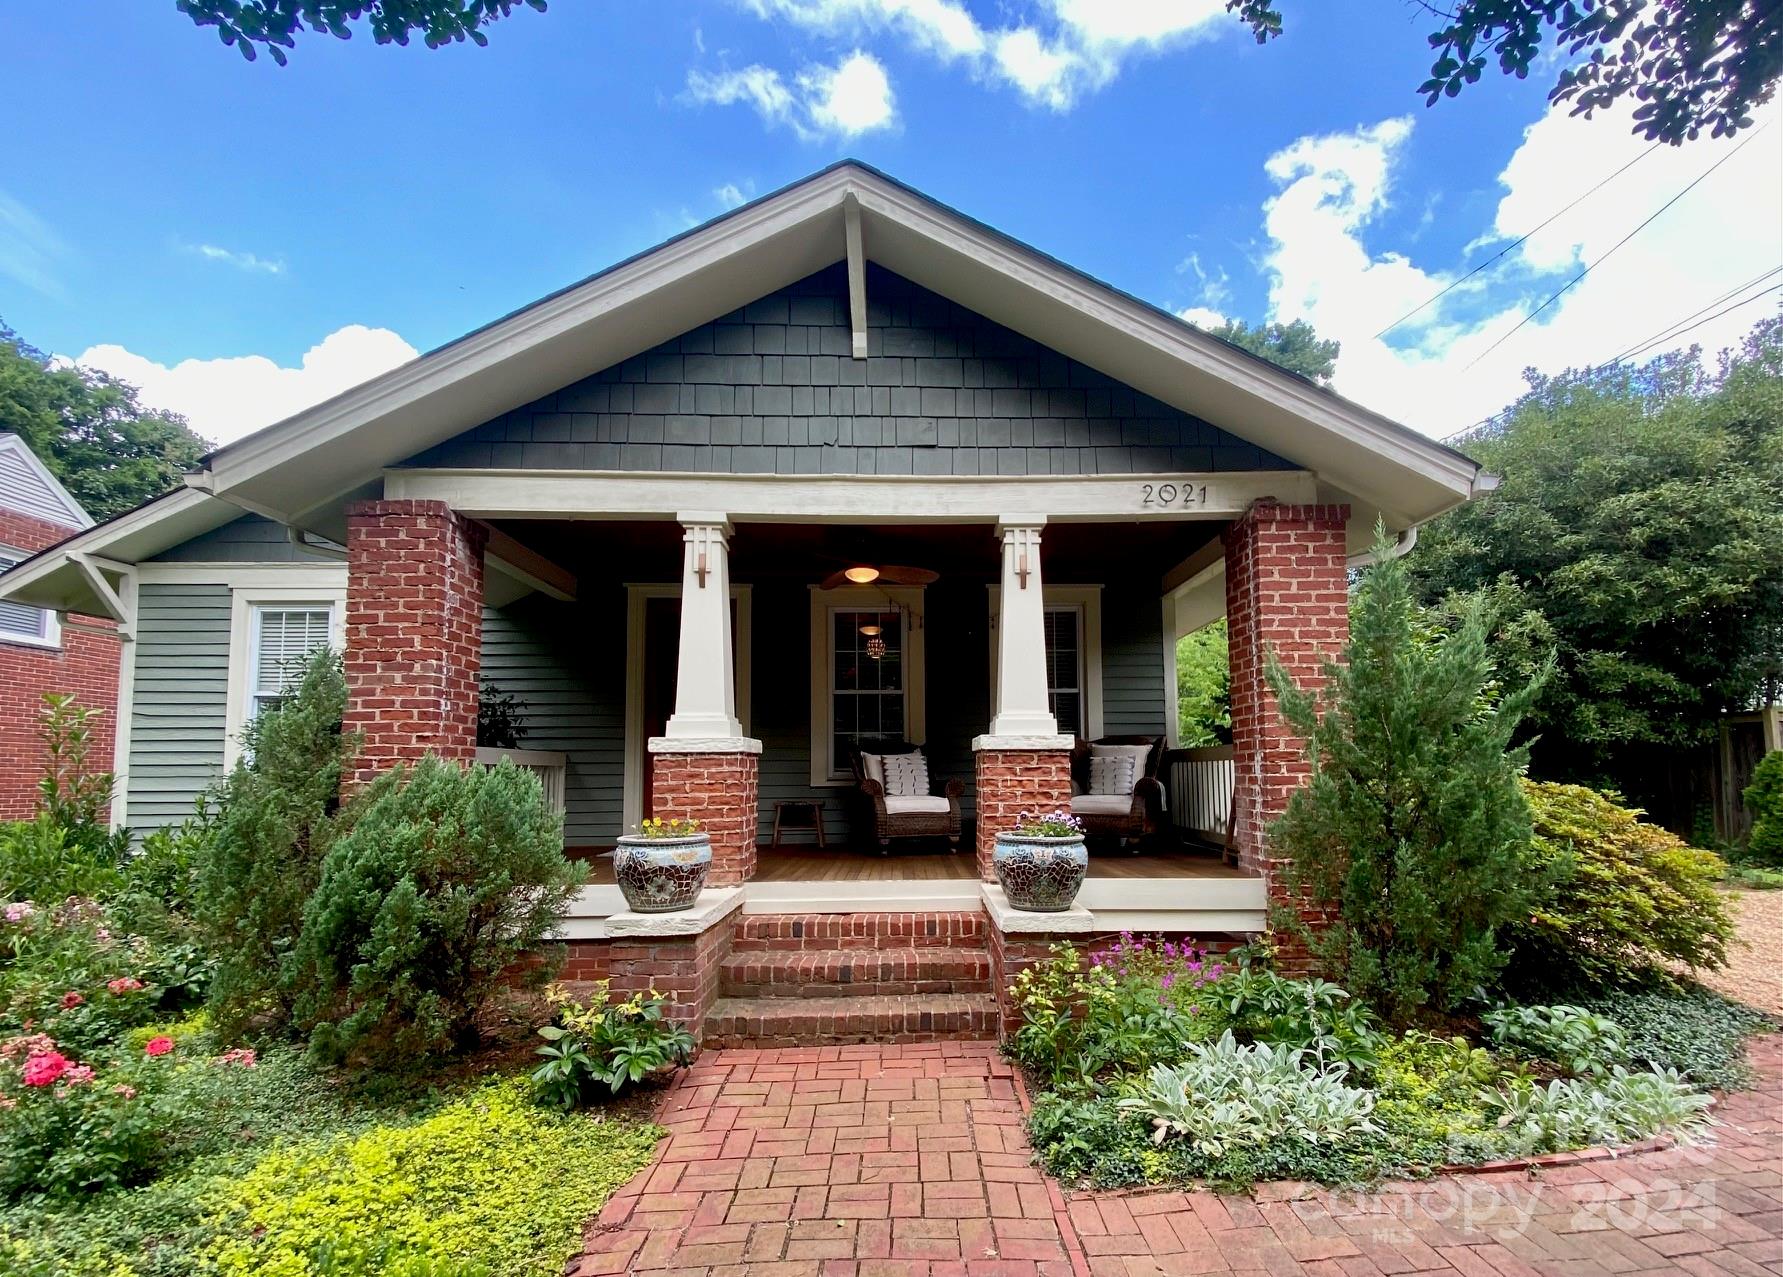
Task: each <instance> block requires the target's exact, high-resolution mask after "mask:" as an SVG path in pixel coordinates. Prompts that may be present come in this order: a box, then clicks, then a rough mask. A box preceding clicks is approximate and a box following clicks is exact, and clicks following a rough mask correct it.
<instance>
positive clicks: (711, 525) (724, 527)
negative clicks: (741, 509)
mask: <svg viewBox="0 0 1783 1277" xmlns="http://www.w3.org/2000/svg"><path fill="white" fill-rule="evenodd" d="M675 521H676V522H677V523H679V524H680V525H681V526H682V527H684V528H686V529H687V530H688V531H689V532H692V531H693V530H694V529H696V528H705V529H713V530H716V531H717V532H718V533H719V534H720V535H722V536H724V537H727V538H728V537H729V536H730V534H731V532H732V530H733V529H732V528H731V517H730V515H728V514H725V513H724V512H723V511H721V510H682V511H681V512H679V513H678V514H676V515H675Z"/></svg>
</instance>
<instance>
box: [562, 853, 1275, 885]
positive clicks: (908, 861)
mask: <svg viewBox="0 0 1783 1277" xmlns="http://www.w3.org/2000/svg"><path fill="white" fill-rule="evenodd" d="M758 854H759V857H760V859H759V861H758V863H757V866H756V873H755V880H756V881H757V882H946V881H970V880H971V879H973V878H975V877H977V872H976V870H975V868H974V866H973V863H972V852H971V850H970V849H969V848H968V849H964V850H961V851H960V852H959V854H958V855H954V854H952V853H950V852H946V851H927V850H913V851H898V850H895V849H894V850H893V851H892V853H891V854H890V855H888V856H878V855H873V854H871V853H869V852H860V851H852V850H849V849H847V848H840V847H838V848H831V849H830V850H827V851H820V850H818V849H817V848H815V847H808V846H800V847H762V848H760V849H759V852H758ZM1089 876H1090V877H1091V878H1248V877H1249V876H1250V875H1249V874H1247V873H1245V872H1244V871H1243V870H1241V869H1235V868H1233V867H1232V866H1230V865H1227V864H1225V863H1223V862H1222V861H1221V860H1220V858H1219V856H1218V855H1216V854H1213V853H1203V852H1193V851H1178V852H1160V853H1152V854H1147V855H1143V856H1128V855H1122V854H1120V853H1118V852H1104V853H1096V852H1091V853H1090V872H1089ZM588 880H589V882H591V883H596V884H603V883H606V884H610V883H611V882H612V881H613V857H612V855H611V853H609V852H600V853H598V854H596V855H594V856H593V857H591V858H590V864H589V876H588Z"/></svg>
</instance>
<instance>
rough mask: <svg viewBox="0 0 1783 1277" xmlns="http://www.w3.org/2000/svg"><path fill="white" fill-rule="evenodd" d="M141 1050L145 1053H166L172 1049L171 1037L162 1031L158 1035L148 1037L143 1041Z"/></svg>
mask: <svg viewBox="0 0 1783 1277" xmlns="http://www.w3.org/2000/svg"><path fill="white" fill-rule="evenodd" d="M142 1050H143V1054H145V1055H166V1054H167V1053H168V1052H169V1051H171V1050H173V1039H172V1038H170V1037H168V1036H167V1035H166V1034H165V1033H163V1034H162V1035H161V1036H160V1037H154V1038H150V1039H149V1040H148V1041H147V1042H145V1043H143V1047H142Z"/></svg>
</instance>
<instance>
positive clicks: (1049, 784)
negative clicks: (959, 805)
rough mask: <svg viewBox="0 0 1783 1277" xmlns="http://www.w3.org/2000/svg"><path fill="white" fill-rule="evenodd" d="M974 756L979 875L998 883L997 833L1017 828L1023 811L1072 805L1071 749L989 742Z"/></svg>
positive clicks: (1047, 809) (1050, 809) (987, 880)
mask: <svg viewBox="0 0 1783 1277" xmlns="http://www.w3.org/2000/svg"><path fill="white" fill-rule="evenodd" d="M975 756H976V758H977V785H978V828H977V836H976V839H975V842H974V846H975V848H976V851H977V854H978V876H979V877H980V878H982V879H983V880H984V881H985V882H995V881H996V880H997V875H996V871H995V870H994V869H993V868H992V867H991V851H992V849H993V848H994V847H995V846H996V845H997V834H998V833H999V832H1000V831H1002V830H1006V829H1012V828H1014V827H1015V823H1016V821H1017V820H1018V819H1020V817H1021V814H1022V813H1023V812H1043V811H1055V810H1058V809H1060V808H1068V807H1069V806H1070V805H1071V751H1070V750H1069V749H1051V748H1049V749H1013V748H997V747H991V748H979V749H977V750H976V755H975Z"/></svg>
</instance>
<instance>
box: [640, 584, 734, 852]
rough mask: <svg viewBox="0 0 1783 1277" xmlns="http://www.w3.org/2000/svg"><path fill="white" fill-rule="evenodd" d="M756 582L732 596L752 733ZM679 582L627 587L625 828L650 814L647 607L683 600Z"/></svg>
mask: <svg viewBox="0 0 1783 1277" xmlns="http://www.w3.org/2000/svg"><path fill="white" fill-rule="evenodd" d="M752 593H753V591H752V589H751V587H750V586H747V585H736V584H733V585H732V586H731V598H732V600H733V601H735V603H736V606H737V618H736V634H735V645H736V651H737V668H736V678H735V680H734V681H735V683H736V688H737V721H738V722H740V723H742V724H743V734H744V735H745V736H747V735H749V698H750V687H751V684H752V682H753V679H752V678H751V673H752V670H753V663H752V662H751V659H750V647H751V636H752V634H753V632H754V627H753V625H752V624H751V622H750V617H751V607H750V600H751V595H752ZM680 597H681V585H680V583H679V582H668V581H664V582H643V583H639V584H631V583H628V584H627V585H626V587H625V760H624V768H625V772H624V801H623V807H622V814H621V817H620V829H619V832H621V833H624V832H625V831H626V830H628V829H634V828H636V827H637V824H638V822H639V821H640V820H642V819H643V818H644V768H645V767H647V766H649V765H650V758H649V755H648V754H647V753H646V752H645V749H644V655H645V654H644V609H645V606H646V601H647V600H649V599H678V598H680Z"/></svg>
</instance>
